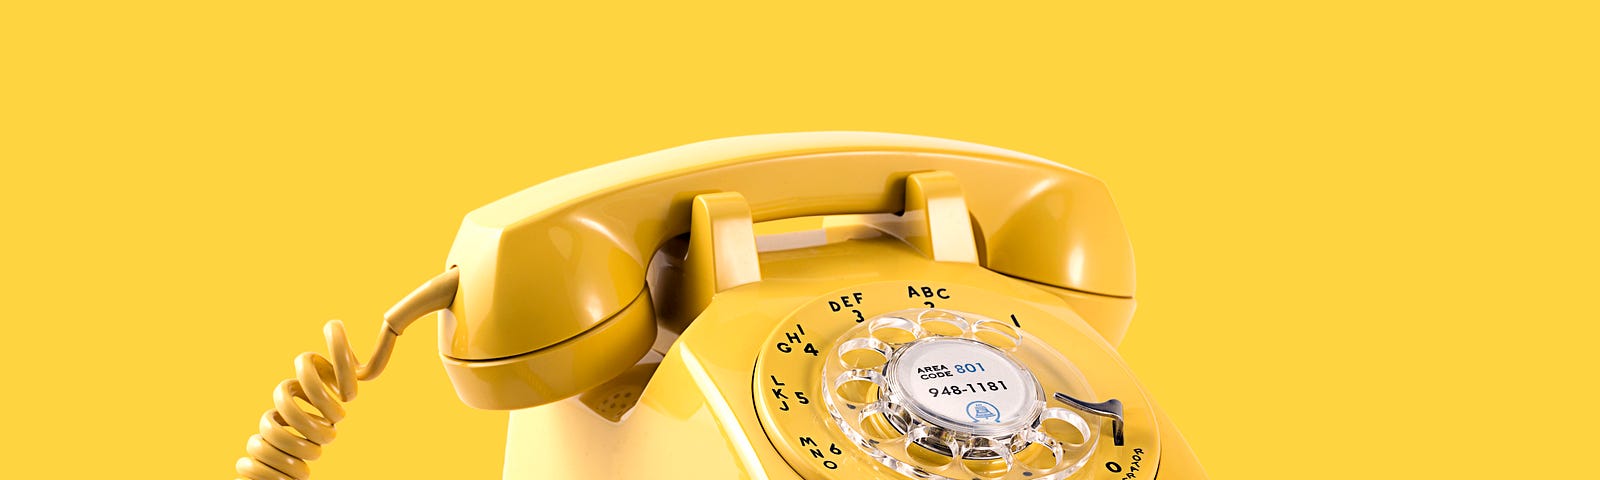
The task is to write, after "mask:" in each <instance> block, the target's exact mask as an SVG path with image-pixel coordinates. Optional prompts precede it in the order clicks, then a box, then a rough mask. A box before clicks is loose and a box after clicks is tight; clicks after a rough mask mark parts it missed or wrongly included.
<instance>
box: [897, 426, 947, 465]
mask: <svg viewBox="0 0 1600 480" xmlns="http://www.w3.org/2000/svg"><path fill="white" fill-rule="evenodd" d="M906 436H907V437H909V438H908V439H907V440H908V441H907V442H906V454H907V455H908V456H910V457H911V459H912V460H915V461H916V462H917V463H918V464H921V465H922V466H924V467H930V468H939V467H943V466H945V465H949V464H950V462H951V461H953V460H955V456H959V455H960V452H958V451H957V450H958V449H957V445H956V444H954V443H951V442H947V441H945V440H944V439H942V438H940V437H939V436H938V435H937V434H936V433H935V432H934V431H933V429H930V428H928V427H917V428H913V429H911V432H910V433H908V434H906Z"/></svg>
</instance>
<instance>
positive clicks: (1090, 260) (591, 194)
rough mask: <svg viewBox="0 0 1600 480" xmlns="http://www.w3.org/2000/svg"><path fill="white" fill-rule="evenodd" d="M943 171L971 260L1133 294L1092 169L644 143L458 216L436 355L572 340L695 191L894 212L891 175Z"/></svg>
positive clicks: (966, 147) (807, 208) (860, 141)
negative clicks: (955, 191) (656, 148)
mask: <svg viewBox="0 0 1600 480" xmlns="http://www.w3.org/2000/svg"><path fill="white" fill-rule="evenodd" d="M932 170H944V171H948V172H950V173H952V174H954V175H955V177H956V178H957V180H959V181H960V182H961V185H962V186H963V190H964V192H965V194H966V204H967V207H968V209H969V210H970V211H971V214H972V218H973V220H974V223H975V226H976V227H975V230H976V231H977V232H979V239H978V240H979V242H980V243H979V256H980V261H981V263H982V264H983V265H984V266H985V267H987V268H989V269H992V270H995V271H998V272H1000V273H1004V274H1006V275H1010V276H1013V277H1018V278H1023V279H1027V280H1031V281H1034V282H1038V283H1042V284H1047V285H1052V286H1056V287H1061V288H1066V289H1071V290H1075V291H1080V292H1087V293H1091V294H1098V295H1106V296H1113V297H1129V296H1131V295H1132V294H1133V286H1134V274H1133V255H1132V250H1131V248H1130V246H1129V243H1128V238H1127V235H1126V233H1125V231H1124V229H1123V226H1122V222H1121V219H1120V218H1119V217H1118V215H1117V212H1116V209H1115V206H1114V205H1113V203H1112V199H1111V196H1110V194H1109V192H1107V190H1106V188H1105V186H1104V185H1103V184H1102V183H1101V182H1100V181H1099V180H1097V179H1095V178H1093V177H1090V176H1089V175H1087V174H1084V173H1083V172H1079V171H1077V170H1073V169H1070V168H1067V167H1063V166H1061V165H1058V164H1055V163H1052V162H1049V161H1046V160H1044V159H1041V158H1038V157H1033V156H1029V155H1026V154H1021V153H1017V152H1012V151H1008V150H1003V149H999V148H994V147H988V146H983V145H978V144H972V143H966V142H958V141H953V140H944V139H937V138H929V137H921V136H913V135H900V134H887V133H863V132H818V133H789V134H773V135H756V136H748V137H735V138H729V139H722V140H713V141H709V142H701V143H695V144H690V145H686V146H682V147H678V148H673V149H669V150H663V151H660V152H655V153H650V154H646V155H642V156H639V157H634V158H632V159H628V160H623V161H620V162H615V163H611V164H607V165H603V166H600V167H596V168H591V169H588V170H584V171H581V172H577V173H574V174H570V175H566V176H563V177H559V178H556V179H553V180H550V181H547V182H544V183H541V184H539V185H536V186H534V187H531V188H528V189H526V190H523V191H520V192H517V193H515V194H512V195H510V196H508V197H505V198H503V199H500V200H498V201H495V202H494V203H491V204H489V205H486V206H484V207H482V208H479V209H477V210H475V211H473V212H472V213H470V214H468V215H467V217H466V220H465V221H464V222H463V224H462V227H461V231H460V233H459V234H458V235H457V237H456V240H455V244H454V246H453V247H452V248H451V251H450V255H449V258H448V265H447V266H448V267H454V268H459V269H460V270H461V283H460V291H459V292H458V295H457V297H456V303H455V305H454V306H453V307H452V312H451V313H452V314H451V315H449V316H447V318H446V319H445V320H444V321H442V322H441V336H440V353H441V354H442V355H444V356H445V357H447V359H457V360H463V361H477V360H490V359H499V358H507V357H511V356H516V355H521V354H525V353H527V352H532V351H536V350H539V349H543V348H547V347H551V346H553V345H557V344H559V343H561V342H564V341H566V340H568V339H571V338H573V337H576V336H578V335H582V334H584V333H585V332H588V331H589V330H590V329H593V328H594V327H596V326H597V325H600V324H602V323H603V322H604V321H606V320H607V319H608V318H610V317H612V316H613V315H616V314H618V313H619V312H621V311H623V310H624V309H625V308H626V307H627V306H628V305H629V304H630V302H633V301H635V299H638V298H644V295H642V294H641V292H643V291H644V290H645V281H644V279H645V270H646V268H647V266H648V263H649V261H650V258H651V256H652V254H653V253H654V252H655V251H656V249H657V248H659V247H660V245H661V244H662V243H663V242H664V241H666V240H667V239H670V238H672V237H674V236H676V235H680V234H683V233H685V232H686V231H688V228H689V223H690V222H689V217H690V205H691V203H692V200H693V198H694V197H695V196H696V195H699V194H704V193H713V192H723V191H732V192H739V193H740V194H742V195H743V196H744V197H745V199H746V201H747V202H748V204H749V206H750V209H751V213H752V215H753V217H754V220H755V221H758V222H759V221H767V220H776V219H782V218H790V217H800V216H813V215H833V214H864V213H895V212H900V211H902V210H903V208H904V202H905V191H904V180H905V177H906V176H907V175H910V174H912V173H917V172H923V171H932Z"/></svg>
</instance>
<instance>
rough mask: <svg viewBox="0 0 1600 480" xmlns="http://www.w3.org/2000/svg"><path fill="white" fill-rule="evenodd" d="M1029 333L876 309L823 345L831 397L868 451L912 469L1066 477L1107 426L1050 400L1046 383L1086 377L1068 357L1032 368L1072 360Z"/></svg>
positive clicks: (940, 314)
mask: <svg viewBox="0 0 1600 480" xmlns="http://www.w3.org/2000/svg"><path fill="white" fill-rule="evenodd" d="M1030 342H1035V340H1030V339H1028V338H1025V337H1024V335H1023V334H1021V333H1020V332H1018V331H1017V330H1016V329H1014V328H1012V326H1011V325H1010V324H1009V323H1007V322H1003V321H999V320H995V319H992V318H988V317H984V316H982V315H977V314H972V313H966V312H959V311H953V310H947V309H936V308H925V309H910V310H900V311H894V312H889V313H885V314H882V315H878V316H875V317H873V318H870V319H866V320H865V321H863V322H861V323H860V324H859V325H857V326H855V327H854V328H851V329H850V330H848V331H846V332H845V333H844V335H843V336H842V337H841V338H839V340H838V341H837V342H836V343H835V344H834V345H835V346H834V347H833V348H832V349H830V350H829V351H828V352H827V356H828V359H827V361H824V362H823V367H822V370H823V371H822V377H821V379H822V382H823V386H824V389H825V391H826V393H825V394H824V395H823V400H824V404H825V405H826V406H827V409H828V413H829V415H830V416H831V417H832V419H833V421H834V423H835V424H837V426H838V427H839V428H840V429H841V430H842V431H843V432H844V433H845V435H846V436H847V437H849V438H850V439H851V440H852V441H854V442H855V443H856V444H857V445H858V446H860V447H861V448H862V449H864V450H865V451H866V452H867V453H868V454H869V455H870V456H871V457H872V458H874V459H876V460H877V461H878V462H880V463H882V464H883V465H885V466H887V467H889V468H891V469H893V470H895V471H898V472H900V473H903V474H906V475H909V476H912V477H915V478H957V479H967V478H974V477H984V478H1029V479H1057V478H1065V477H1066V476H1068V475H1071V474H1072V473H1073V472H1075V471H1077V470H1078V469H1079V468H1081V467H1082V466H1083V465H1084V462H1085V461H1086V460H1087V459H1088V458H1089V456H1090V455H1091V454H1092V453H1093V451H1094V449H1095V446H1096V444H1097V442H1098V440H1099V435H1098V434H1097V433H1096V429H1095V428H1091V427H1090V424H1089V422H1088V421H1087V420H1086V419H1085V418H1084V417H1083V416H1081V415H1079V414H1078V413H1077V412H1075V411H1073V410H1070V409H1067V408H1059V407H1052V406H1050V405H1049V404H1048V403H1047V397H1046V396H1045V391H1046V390H1047V389H1050V390H1051V391H1057V390H1061V389H1063V388H1071V389H1074V390H1076V389H1078V388H1081V387H1082V385H1081V384H1080V385H1071V384H1079V383H1080V382H1076V381H1074V380H1075V379H1073V378H1070V377H1071V376H1073V375H1068V374H1063V373H1064V372H1067V371H1070V365H1060V364H1057V365H1049V366H1050V367H1055V368H1047V369H1045V370H1044V371H1043V372H1044V373H1047V376H1046V377H1045V378H1043V379H1042V380H1041V378H1040V377H1038V376H1036V375H1035V373H1034V371H1032V370H1030V369H1029V367H1028V365H1026V364H1025V363H1024V361H1027V362H1035V363H1037V362H1045V363H1065V362H1064V361H1063V360H1062V359H1060V358H1059V356H1056V357H1054V358H1051V357H1050V356H1049V355H1044V354H1043V352H1045V351H1048V349H1047V348H1039V347H1041V346H1039V345H1028V343H1030ZM1061 367H1066V368H1061ZM1070 373H1072V374H1075V373H1076V372H1075V371H1071V372H1070ZM1074 386H1076V387H1078V388H1072V387H1074Z"/></svg>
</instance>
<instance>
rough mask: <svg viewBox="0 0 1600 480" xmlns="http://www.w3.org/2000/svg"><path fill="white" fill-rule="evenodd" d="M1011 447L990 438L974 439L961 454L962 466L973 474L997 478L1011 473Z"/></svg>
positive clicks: (1012, 461)
mask: <svg viewBox="0 0 1600 480" xmlns="http://www.w3.org/2000/svg"><path fill="white" fill-rule="evenodd" d="M1014 461H1015V460H1014V458H1013V457H1012V455H1011V446H1010V445H1007V444H1005V443H1004V442H1001V441H998V440H995V439H992V438H989V437H974V438H973V439H972V440H971V441H970V442H969V444H968V445H967V446H966V448H965V449H963V450H962V453H961V465H962V466H964V467H966V468H967V471H969V472H972V474H974V475H977V476H980V477H987V478H997V477H1001V476H1005V474H1006V473H1007V472H1010V471H1011V466H1012V464H1013V463H1014Z"/></svg>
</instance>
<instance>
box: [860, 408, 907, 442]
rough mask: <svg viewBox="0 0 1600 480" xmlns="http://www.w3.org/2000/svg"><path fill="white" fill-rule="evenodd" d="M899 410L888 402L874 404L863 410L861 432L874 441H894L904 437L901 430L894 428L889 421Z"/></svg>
mask: <svg viewBox="0 0 1600 480" xmlns="http://www.w3.org/2000/svg"><path fill="white" fill-rule="evenodd" d="M898 410H899V408H898V407H896V406H895V405H893V404H891V403H888V402H886V401H878V402H873V404H872V405H868V406H866V408H862V409H861V430H862V431H863V432H866V434H867V436H869V437H872V438H873V439H874V440H878V441H885V440H893V439H896V438H900V437H902V436H904V434H902V433H900V430H899V429H897V428H894V423H893V422H891V421H890V420H889V418H890V417H891V416H894V415H896V412H897V411H898Z"/></svg>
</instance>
